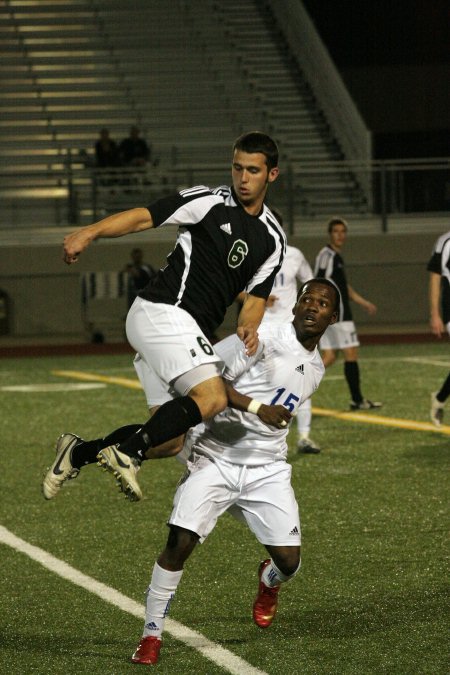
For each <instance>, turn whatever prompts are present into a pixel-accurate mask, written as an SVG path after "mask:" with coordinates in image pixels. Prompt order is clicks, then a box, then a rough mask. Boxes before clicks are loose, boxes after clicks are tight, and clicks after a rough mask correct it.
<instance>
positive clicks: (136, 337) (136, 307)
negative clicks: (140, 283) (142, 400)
mask: <svg viewBox="0 0 450 675" xmlns="http://www.w3.org/2000/svg"><path fill="white" fill-rule="evenodd" d="M126 331H127V338H128V341H129V343H130V345H131V346H132V347H133V349H135V350H136V352H137V356H136V358H135V362H134V366H135V369H136V373H137V375H138V377H139V380H140V382H141V385H142V387H143V389H144V391H145V395H146V397H147V403H148V405H149V407H152V406H155V405H162V404H163V403H165V402H166V401H168V400H170V399H171V398H173V396H174V395H175V391H174V390H173V388H172V387H171V386H170V385H171V383H173V381H174V380H176V379H177V378H178V377H179V376H180V375H183V374H184V373H187V372H189V371H191V370H193V369H194V368H197V366H200V365H204V364H217V366H218V367H219V368H221V365H222V361H221V359H220V357H219V356H218V355H217V354H216V353H215V351H214V349H213V347H212V345H211V344H210V342H209V340H207V338H206V337H205V335H204V333H203V332H202V331H201V330H200V328H199V326H198V324H197V322H196V321H195V320H194V319H193V318H192V316H191V315H190V314H189V313H188V312H186V311H185V310H184V309H181V308H180V307H175V306H173V305H166V304H164V303H156V302H149V301H148V300H144V299H143V298H139V297H138V298H136V300H135V301H134V303H133V304H132V306H131V308H130V311H129V312H128V315H127V321H126ZM219 373H220V371H219V370H217V374H219ZM209 377H211V375H209ZM204 379H205V378H204ZM206 379H208V378H206Z"/></svg>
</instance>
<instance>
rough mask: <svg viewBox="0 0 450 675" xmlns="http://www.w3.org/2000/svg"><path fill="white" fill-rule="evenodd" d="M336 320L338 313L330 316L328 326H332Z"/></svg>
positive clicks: (335, 312)
mask: <svg viewBox="0 0 450 675" xmlns="http://www.w3.org/2000/svg"><path fill="white" fill-rule="evenodd" d="M338 318H339V312H337V311H334V312H333V314H332V315H331V320H330V326H332V325H333V324H334V323H336V321H337V320H338Z"/></svg>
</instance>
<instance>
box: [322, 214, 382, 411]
mask: <svg viewBox="0 0 450 675" xmlns="http://www.w3.org/2000/svg"><path fill="white" fill-rule="evenodd" d="M327 228H328V235H329V243H328V244H327V246H324V248H322V249H321V250H320V251H319V253H318V254H317V257H316V263H315V266H314V274H315V276H316V277H324V278H325V279H330V280H331V281H333V283H335V284H336V286H337V287H338V289H339V292H340V294H341V306H340V312H339V321H337V322H336V324H335V325H334V326H330V327H329V328H328V329H327V331H326V332H325V335H324V336H323V338H322V339H321V341H320V349H321V352H322V358H323V363H324V365H325V367H326V368H327V367H328V366H331V365H332V364H333V363H334V362H335V360H336V356H337V352H338V351H339V350H342V351H343V353H344V375H345V379H346V381H347V384H348V387H349V389H350V395H351V397H352V400H351V401H350V409H351V410H370V409H372V408H381V406H382V403H380V402H377V401H371V400H369V399H366V398H364V396H363V395H362V392H361V385H360V375H359V365H358V347H359V340H358V335H357V332H356V327H355V324H354V322H353V316H352V310H351V307H350V301H351V300H352V301H353V302H356V303H357V304H358V305H360V306H361V307H363V309H365V310H366V312H367V313H368V314H375V312H376V311H377V308H376V306H375V305H374V304H373V302H370V301H369V300H366V298H363V296H362V295H360V294H359V293H357V292H356V291H355V289H354V288H352V286H350V284H349V283H348V282H347V277H346V274H345V270H344V260H343V258H342V256H341V250H342V247H343V246H344V244H345V240H346V239H347V230H348V226H347V223H346V221H345V220H344V219H343V218H332V219H331V220H330V221H329V222H328V226H327Z"/></svg>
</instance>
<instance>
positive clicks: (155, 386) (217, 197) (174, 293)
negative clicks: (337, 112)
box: [43, 132, 286, 500]
mask: <svg viewBox="0 0 450 675" xmlns="http://www.w3.org/2000/svg"><path fill="white" fill-rule="evenodd" d="M277 176H278V148H277V146H276V144H275V142H274V141H273V140H272V139H271V138H270V137H269V136H267V135H266V134H262V133H260V132H250V133H248V134H244V135H242V136H240V137H239V138H238V139H237V140H236V141H235V143H234V147H233V162H232V179H233V187H232V188H229V187H226V186H223V187H220V188H216V189H214V190H211V189H209V188H207V187H205V186H196V187H193V188H190V189H187V190H182V191H181V192H180V193H176V194H175V195H172V196H169V197H165V198H163V199H160V200H158V201H157V202H155V203H153V204H151V205H150V206H149V207H148V208H135V209H130V210H129V211H124V212H122V213H118V214H115V215H112V216H108V217H107V218H104V219H103V220H101V221H99V222H98V223H94V224H93V225H89V226H87V227H84V228H81V229H79V230H77V231H76V232H74V233H72V234H70V235H68V236H67V237H65V239H64V260H65V262H66V263H68V264H72V263H74V262H76V261H77V260H78V257H79V255H80V253H81V252H82V251H84V250H85V249H86V248H87V246H89V244H90V243H91V242H92V241H95V240H96V239H99V238H105V237H106V238H110V237H119V236H123V235H125V234H130V233H132V232H139V231H142V230H145V229H149V228H153V227H158V226H160V225H164V224H177V225H178V226H179V230H178V237H177V243H176V246H175V248H174V250H173V251H172V253H171V254H170V255H169V256H168V259H167V265H166V266H165V267H164V268H163V269H161V270H160V271H159V272H158V273H157V274H156V276H155V277H154V278H153V279H152V280H151V282H150V284H149V285H148V286H147V287H146V288H145V289H143V290H142V291H141V292H140V293H139V296H138V297H137V298H136V300H135V302H134V303H133V306H132V308H131V309H130V311H129V313H128V316H127V325H126V328H127V337H128V340H129V342H130V344H131V345H132V346H133V348H134V349H135V350H136V352H137V357H136V359H135V366H136V371H137V373H138V376H139V378H140V381H141V383H142V385H143V388H144V391H145V393H146V396H147V403H148V405H149V408H150V409H151V410H152V411H154V410H155V407H156V406H161V407H159V409H158V410H157V412H156V413H155V414H154V415H153V416H152V417H151V418H150V420H149V421H148V422H147V423H145V424H144V425H143V426H142V427H141V428H139V427H138V428H137V429H136V431H135V433H134V434H133V435H132V436H130V428H129V427H127V428H126V429H125V430H117V432H114V433H113V434H111V435H110V437H109V438H110V440H111V447H109V448H106V449H104V450H101V452H100V453H99V455H98V459H99V461H100V462H101V463H102V464H103V465H104V466H105V467H106V468H107V469H108V470H109V471H110V472H111V473H113V474H114V475H115V476H116V478H118V479H119V485H120V487H121V489H122V491H123V492H125V494H126V495H127V496H128V497H129V498H130V499H132V500H137V499H140V496H141V491H140V488H139V485H138V483H137V480H136V472H137V469H138V466H139V461H140V460H141V459H142V458H143V457H144V454H145V452H146V450H147V449H148V448H149V447H156V446H159V445H161V444H163V443H165V442H166V441H169V440H171V439H172V438H176V437H178V436H180V435H181V434H184V433H185V432H186V431H187V430H188V429H189V428H190V427H191V426H195V425H196V424H198V423H199V422H201V421H202V420H203V419H207V418H210V417H213V416H214V415H216V414H217V413H219V412H221V411H222V410H223V409H224V408H225V407H226V405H227V396H226V392H225V387H224V384H223V381H222V379H221V377H220V366H221V362H220V358H219V357H218V356H217V354H216V353H215V352H214V349H213V347H212V346H211V343H210V341H209V340H210V337H211V335H212V334H213V332H214V330H215V329H216V328H217V326H218V325H219V324H220V323H222V321H223V318H224V315H225V311H226V309H227V307H228V306H229V305H231V304H232V303H233V301H234V299H235V298H236V296H237V295H238V293H240V291H242V290H244V289H245V290H246V291H247V293H248V295H247V297H246V300H245V302H244V304H243V307H242V310H241V312H240V314H239V320H238V328H237V333H238V335H239V337H240V338H241V339H242V340H243V342H244V344H245V346H246V349H247V353H248V354H249V355H250V354H253V353H254V352H255V351H256V347H257V342H258V340H257V328H258V326H259V323H260V322H261V319H262V317H263V314H264V309H265V303H266V299H267V297H268V296H269V294H270V291H271V289H272V285H273V280H274V278H275V276H276V274H277V272H278V270H279V268H280V266H281V263H282V261H283V256H284V251H285V247H286V237H285V235H284V232H283V230H282V228H281V226H280V225H279V223H278V221H277V220H276V218H275V217H274V216H273V215H272V213H271V212H270V210H269V209H268V208H267V206H266V205H265V204H264V198H265V195H266V192H267V188H268V185H269V184H270V183H272V182H273V181H275V180H276V178H277ZM170 399H171V400H170ZM118 443H120V449H119V447H118V445H117V444H118ZM76 445H78V446H82V444H80V443H79V439H77V437H74V436H73V434H64V435H63V436H62V437H61V438H60V439H59V441H58V443H57V447H56V459H55V462H54V464H53V466H52V467H50V469H49V471H48V472H47V474H46V476H45V478H44V483H43V492H44V496H45V497H46V498H47V499H51V498H52V497H54V496H55V495H56V494H57V492H58V490H59V488H60V487H61V485H62V483H63V482H64V480H66V479H67V478H69V477H70V476H71V475H73V471H74V470H76V469H77V464H78V466H82V465H83V464H84V463H86V462H87V461H90V459H91V457H90V455H89V456H86V457H84V458H83V448H82V447H78V450H77V452H76V457H75V456H74V457H73V460H74V462H75V464H73V463H72V460H71V458H72V455H73V452H72V451H73V450H74V449H75V450H76V448H75V446H76ZM91 452H92V448H90V449H89V453H91ZM80 462H81V464H79V463H80ZM55 469H56V470H55Z"/></svg>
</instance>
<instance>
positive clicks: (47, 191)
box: [0, 157, 450, 234]
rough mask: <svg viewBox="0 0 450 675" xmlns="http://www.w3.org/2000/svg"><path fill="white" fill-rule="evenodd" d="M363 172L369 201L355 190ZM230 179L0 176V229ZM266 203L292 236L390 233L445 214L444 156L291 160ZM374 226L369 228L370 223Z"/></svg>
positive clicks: (191, 174)
mask: <svg viewBox="0 0 450 675" xmlns="http://www.w3.org/2000/svg"><path fill="white" fill-rule="evenodd" d="M357 174H358V175H361V174H364V175H365V176H366V183H367V184H368V185H370V188H371V197H370V199H369V200H367V198H366V195H365V191H359V190H358V186H357V184H356V183H355V175H357ZM229 182H230V166H229V165H228V164H223V163H222V164H211V165H208V166H206V165H204V164H202V165H179V164H176V165H167V166H163V165H160V166H159V167H158V168H157V169H153V168H152V169H140V170H136V169H130V170H127V169H94V168H85V167H83V166H82V165H80V164H76V163H70V162H68V163H67V165H66V166H65V167H63V168H59V169H57V170H52V169H49V170H47V171H20V173H16V172H14V171H13V170H8V171H1V172H0V202H1V213H2V218H1V223H0V228H8V229H10V228H16V229H17V228H21V227H27V228H30V227H49V226H51V227H55V226H66V225H83V224H86V223H90V222H93V221H95V220H98V219H99V218H101V217H103V216H104V215H107V214H108V213H114V212H117V211H120V210H125V209H127V208H132V207H134V206H138V205H139V206H145V205H148V204H149V203H151V202H152V201H153V200H154V199H156V198H158V197H159V196H162V195H163V194H167V193H169V192H172V191H174V190H178V189H180V188H182V187H187V186H191V185H196V184H204V185H210V186H211V187H214V186H216V185H220V184H228V183H229ZM269 201H270V203H272V204H273V205H276V206H277V207H278V208H279V209H280V210H281V211H282V212H283V214H284V218H285V227H286V230H288V231H289V232H290V233H291V234H294V233H295V232H296V231H297V230H298V228H300V227H301V228H302V231H305V224H306V225H308V223H309V224H310V226H311V228H312V231H314V223H316V222H323V220H324V218H326V217H330V216H332V215H336V214H339V215H341V216H343V217H348V218H352V217H357V218H358V221H359V222H360V224H361V228H362V229H364V223H365V222H367V223H369V222H370V223H371V225H370V226H371V227H372V231H373V227H375V229H376V230H377V231H380V232H388V231H390V227H391V223H392V220H393V219H394V218H396V217H399V216H403V217H406V216H407V217H417V218H420V217H422V215H423V214H429V215H435V216H439V215H442V216H445V217H446V218H448V212H449V211H450V158H449V157H442V158H428V159H417V160H401V159H399V160H386V161H370V162H369V161H363V162H361V161H356V160H355V161H350V162H348V161H344V162H314V163H311V164H308V163H293V164H290V165H289V166H287V167H283V166H282V167H281V174H280V177H279V179H278V180H277V181H276V182H275V183H274V184H273V185H271V187H270V192H269ZM374 223H375V226H374Z"/></svg>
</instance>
